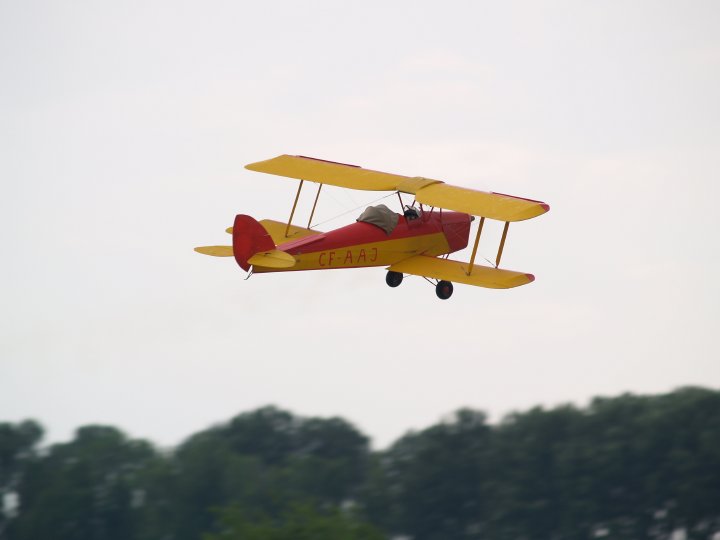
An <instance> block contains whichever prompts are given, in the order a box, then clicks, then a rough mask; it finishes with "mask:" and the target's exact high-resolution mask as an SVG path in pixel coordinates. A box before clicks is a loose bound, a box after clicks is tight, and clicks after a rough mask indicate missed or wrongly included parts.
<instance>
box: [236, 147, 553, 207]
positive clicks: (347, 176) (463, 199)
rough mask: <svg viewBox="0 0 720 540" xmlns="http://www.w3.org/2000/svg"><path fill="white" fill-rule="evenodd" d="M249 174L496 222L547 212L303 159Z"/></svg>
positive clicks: (508, 198)
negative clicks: (406, 197)
mask: <svg viewBox="0 0 720 540" xmlns="http://www.w3.org/2000/svg"><path fill="white" fill-rule="evenodd" d="M245 168H246V169H249V170H251V171H258V172H264V173H268V174H276V175H278V176H286V177H289V178H297V179H299V180H309V181H311V182H318V183H321V184H329V185H332V186H338V187H343V188H349V189H361V190H366V191H400V192H402V193H409V194H412V195H415V198H416V199H417V201H418V202H420V203H423V204H427V205H430V206H436V207H439V208H446V209H448V210H455V211H457V212H465V213H467V214H473V215H476V216H484V217H486V218H489V219H497V220H499V221H522V220H525V219H530V218H534V217H536V216H539V215H541V214H544V213H545V212H547V211H548V210H549V209H550V207H549V206H548V205H547V204H545V203H543V202H541V201H534V200H531V199H524V198H521V197H513V196H512V195H503V194H500V193H491V192H486V191H477V190H474V189H468V188H462V187H457V186H452V185H450V184H446V183H444V182H442V181H440V180H433V179H431V178H423V177H419V176H416V177H411V176H402V175H399V174H391V173H384V172H379V171H373V170H370V169H363V168H362V167H359V166H357V165H346V164H343V163H335V162H334V161H325V160H322V159H315V158H308V157H304V156H289V155H282V156H278V157H276V158H272V159H268V160H266V161H258V162H257V163H251V164H249V165H246V166H245Z"/></svg>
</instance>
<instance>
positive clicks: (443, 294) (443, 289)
mask: <svg viewBox="0 0 720 540" xmlns="http://www.w3.org/2000/svg"><path fill="white" fill-rule="evenodd" d="M452 293H453V284H452V283H450V282H449V281H438V284H437V285H436V286H435V294H437V297H438V298H440V300H447V299H448V298H450V297H451V296H452Z"/></svg>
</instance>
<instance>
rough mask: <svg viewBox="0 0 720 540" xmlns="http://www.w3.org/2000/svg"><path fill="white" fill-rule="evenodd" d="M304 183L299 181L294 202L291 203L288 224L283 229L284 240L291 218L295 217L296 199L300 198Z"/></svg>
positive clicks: (288, 230)
mask: <svg viewBox="0 0 720 540" xmlns="http://www.w3.org/2000/svg"><path fill="white" fill-rule="evenodd" d="M304 181H305V180H300V185H299V186H298V190H297V194H296V195H295V202H294V203H293V207H292V210H291V211H290V219H288V224H287V227H286V228H285V238H287V237H288V233H289V232H290V225H291V224H292V218H293V216H294V215H295V208H297V203H298V199H299V198H300V191H301V190H302V186H303V182H304Z"/></svg>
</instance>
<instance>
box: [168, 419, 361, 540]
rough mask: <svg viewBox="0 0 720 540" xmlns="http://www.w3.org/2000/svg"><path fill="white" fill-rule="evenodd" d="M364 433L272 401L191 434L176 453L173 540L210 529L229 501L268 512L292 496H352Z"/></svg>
mask: <svg viewBox="0 0 720 540" xmlns="http://www.w3.org/2000/svg"><path fill="white" fill-rule="evenodd" d="M368 461H369V448H368V440H367V438H366V437H365V436H364V435H362V434H360V433H359V432H358V431H357V430H356V429H355V428H354V427H352V426H351V425H350V424H348V423H347V422H346V421H344V420H342V419H339V418H330V419H321V418H309V419H308V418H301V417H297V416H294V415H292V414H290V413H288V412H286V411H282V410H279V409H277V408H274V407H265V408H262V409H258V410H256V411H252V412H250V413H245V414H241V415H239V416H237V417H235V418H233V419H232V420H230V422H228V423H227V424H223V425H220V426H216V427H213V428H211V429H208V430H206V431H203V432H201V433H198V434H196V435H194V436H192V437H191V438H190V439H188V440H187V441H186V442H185V443H183V444H182V445H181V446H180V447H179V448H178V449H177V451H176V452H175V455H174V466H175V468H176V470H177V485H176V491H175V492H176V496H177V507H178V509H179V518H178V528H177V530H176V538H177V539H178V540H184V539H187V540H191V539H195V538H198V537H199V535H200V534H201V533H203V532H209V531H212V530H213V527H214V523H215V521H216V514H215V513H214V512H213V509H214V508H218V507H223V506H226V505H228V504H230V503H232V502H236V503H239V504H241V505H242V507H243V508H245V509H248V510H250V511H259V512H262V513H265V514H268V515H270V516H276V515H279V514H280V513H282V512H283V511H284V510H285V509H286V508H287V507H288V506H289V505H290V504H291V503H293V502H295V501H301V500H307V499H312V500H314V501H317V502H318V504H325V505H328V506H338V505H340V504H341V503H342V502H343V501H346V500H351V499H353V498H354V497H355V496H356V495H357V491H358V488H359V486H360V485H361V484H362V482H363V480H364V477H365V474H366V473H365V470H366V468H367V464H368Z"/></svg>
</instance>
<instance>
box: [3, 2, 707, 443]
mask: <svg viewBox="0 0 720 540" xmlns="http://www.w3.org/2000/svg"><path fill="white" fill-rule="evenodd" d="M719 27H720V4H718V3H717V2H713V1H707V2H700V1H695V2H682V3H681V2H670V1H666V2H662V1H644V2H640V1H635V2H633V1H631V2H627V1H608V2H593V3H590V2H564V1H549V2H534V1H527V2H517V1H516V2H513V1H510V2H474V1H472V2H470V1H467V2H457V1H456V2H452V1H450V2H427V1H417V0H416V1H412V2H410V1H407V2H377V1H362V2H333V1H325V2H291V1H286V2H264V3H263V2H239V1H225V2H221V1H217V2H178V1H172V2H171V1H169V0H167V1H154V2H145V1H143V2H141V1H137V2H95V1H92V2H91V1H75V2H51V1H46V2H40V1H23V2H11V1H2V0H0V183H1V186H2V191H1V192H0V241H1V242H2V246H3V256H2V264H0V420H5V421H8V420H9V421H16V420H20V419H23V418H28V417H32V418H36V419H38V420H39V421H40V422H42V423H43V424H44V425H45V426H46V427H47V428H48V430H49V434H48V435H49V440H51V441H55V440H64V439H67V438H69V437H70V436H71V434H72V432H73V430H74V429H75V428H77V427H78V426H80V425H83V424H87V423H91V422H98V423H106V424H112V425H116V426H118V427H120V428H122V429H124V430H126V431H127V432H129V433H130V434H131V435H132V436H135V437H145V438H149V439H151V440H152V441H154V442H157V443H159V444H163V445H169V444H176V443H178V442H179V441H180V440H182V439H183V438H184V437H186V436H187V435H190V434H191V433H193V432H195V431H197V430H200V429H202V428H205V427H206V426H207V425H208V424H210V423H215V422H218V421H222V420H225V419H227V418H229V417H231V416H233V415H235V414H237V413H239V412H244V411H248V410H250V409H252V408H255V407H258V406H261V405H266V404H276V405H278V406H280V407H283V408H287V409H290V410H292V411H293V412H295V413H298V414H302V415H322V416H327V415H341V416H343V417H344V418H346V419H348V420H350V421H352V422H354V423H355V424H356V425H357V427H358V428H359V429H361V430H362V431H364V432H365V433H367V434H368V435H370V436H371V437H372V438H373V441H374V444H375V446H376V447H383V446H385V445H387V444H388V443H389V442H391V441H392V440H394V439H395V438H397V437H398V436H400V435H401V434H403V433H404V432H405V431H407V430H408V429H417V428H422V427H424V426H427V425H429V424H431V423H433V422H435V421H437V420H438V419H439V418H440V417H441V416H442V415H444V414H446V413H448V412H451V411H453V410H454V409H456V408H458V407H461V406H469V407H474V408H479V409H483V410H485V411H487V412H489V413H490V414H491V416H492V418H494V419H498V418H500V417H501V416H502V415H503V414H506V413H507V412H510V411H512V410H522V409H526V408H528V407H530V406H533V405H536V404H545V405H555V404H559V403H562V402H574V403H578V404H584V403H586V402H587V400H588V399H589V398H590V397H592V396H595V395H616V394H618V393H620V392H624V391H632V392H638V393H650V392H652V393H654V392H664V391H669V390H671V389H673V388H676V387H678V386H682V385H689V384H695V385H704V386H708V387H712V388H720V362H719V361H718V360H720V357H719V355H718V345H717V343H718V341H717V339H718V336H717V332H718V327H719V326H720V325H719V324H718V323H719V322H720V307H719V306H720V294H719V293H720V285H719V284H718V280H717V278H718V275H720V241H719V238H718V236H719V235H718V231H720V218H718V212H717V207H718V201H719V200H720V188H718V184H719V181H720V174H719V172H718V171H719V170H720V130H719V128H718V126H720V105H719V103H720V100H718V96H720V33H719V32H718V28H719ZM283 153H290V154H303V155H310V156H316V157H321V158H325V159H331V160H336V161H344V162H349V163H355V164H359V165H362V166H365V167H368V168H373V169H378V170H386V171H388V172H396V173H400V174H407V175H420V176H427V177H432V178H439V179H443V180H445V181H447V182H450V183H453V184H459V185H463V186H467V187H474V188H477V189H485V190H493V191H499V192H503V193H511V194H515V195H519V196H526V197H530V198H537V199H541V200H544V201H546V202H548V203H549V204H550V205H551V207H552V209H551V211H550V213H548V214H546V215H544V216H542V217H540V218H538V219H535V220H532V221H528V222H523V223H519V224H517V225H513V226H511V227H510V234H509V237H508V242H507V246H506V249H505V254H504V256H503V264H502V265H501V266H505V267H507V268H511V269H515V270H522V271H526V272H532V273H534V274H535V275H536V277H537V281H536V282H535V283H533V284H531V285H529V286H526V287H521V288H518V289H514V290H510V291H493V290H486V289H479V288H473V287H467V286H463V285H458V286H456V288H455V294H454V296H453V297H452V299H450V300H448V301H444V302H443V301H440V300H438V299H437V298H436V297H435V293H434V290H433V289H432V288H431V287H430V286H429V285H428V284H426V283H425V282H424V281H422V280H421V279H419V278H410V279H407V280H406V281H405V282H404V283H403V284H402V286H401V287H399V288H398V289H390V288H388V287H387V286H386V285H385V283H384V277H385V276H384V274H385V272H384V270H383V269H366V270H351V271H344V272H338V271H335V272H332V271H331V272H317V273H312V272H308V273H289V274H277V275H261V276H255V277H253V278H252V279H250V280H249V281H243V278H244V277H245V275H244V273H243V272H242V271H241V270H240V269H239V268H238V267H237V266H236V264H235V263H234V261H233V260H232V259H213V258H209V257H203V256H201V255H198V254H197V253H195V252H193V250H192V248H193V247H194V246H197V245H208V244H217V243H228V242H229V241H230V238H229V236H228V235H226V234H225V233H224V232H223V231H224V229H225V228H226V227H228V226H229V225H231V224H232V221H233V217H234V215H235V214H236V213H248V214H251V215H253V216H255V217H257V218H258V219H262V218H272V219H280V220H284V219H285V218H286V217H287V215H288V214H289V210H290V206H291V204H292V199H293V197H294V192H295V189H296V183H295V182H294V181H290V180H283V179H281V178H279V177H273V176H266V175H261V174H258V173H253V172H250V171H246V170H244V169H243V165H244V164H246V163H249V162H253V161H258V160H262V159H267V158H270V157H274V156H276V155H278V154H283ZM324 191H325V190H324ZM380 195H382V194H375V193H363V192H349V191H343V190H338V189H327V193H325V195H324V196H323V197H322V198H321V207H320V209H319V211H318V216H317V220H316V221H323V220H325V219H329V218H331V217H333V216H335V215H337V214H338V213H341V212H345V211H346V210H350V209H353V208H355V207H359V206H361V205H363V204H364V203H366V202H369V201H371V200H373V199H375V198H377V197H378V196H380ZM312 197H313V192H312V190H307V191H306V192H305V197H304V198H303V199H302V201H301V207H300V209H299V214H298V219H297V221H298V222H300V223H302V220H303V219H307V216H308V214H309V209H310V206H311V205H312ZM389 201H390V202H392V201H393V199H390V200H389ZM359 212H360V210H357V211H356V212H352V213H350V214H348V215H347V216H345V217H344V218H342V219H339V220H335V221H332V222H330V223H327V224H325V225H324V226H323V227H321V228H332V227H337V226H341V225H344V224H346V223H348V222H350V221H352V219H354V217H355V214H359ZM493 225H495V226H494V227H491V228H490V229H489V231H488V232H489V234H487V236H486V235H485V234H484V235H483V240H482V241H481V247H480V251H481V254H482V255H483V256H485V257H487V258H490V259H493V258H494V255H495V251H496V249H497V243H498V239H499V236H500V231H501V227H502V226H501V224H496V223H495V224H493ZM460 257H461V258H468V257H469V253H468V252H467V251H465V252H463V253H462V254H461V255H460ZM456 258H457V257H456Z"/></svg>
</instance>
